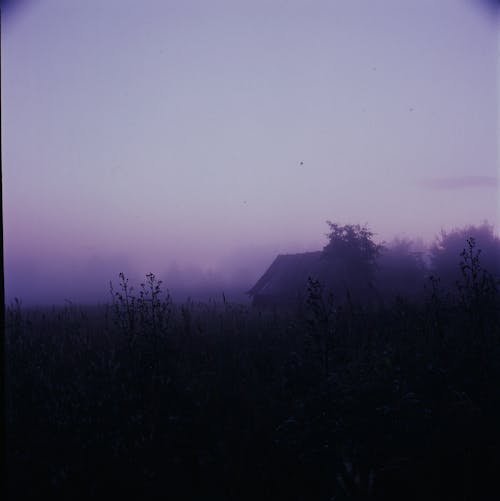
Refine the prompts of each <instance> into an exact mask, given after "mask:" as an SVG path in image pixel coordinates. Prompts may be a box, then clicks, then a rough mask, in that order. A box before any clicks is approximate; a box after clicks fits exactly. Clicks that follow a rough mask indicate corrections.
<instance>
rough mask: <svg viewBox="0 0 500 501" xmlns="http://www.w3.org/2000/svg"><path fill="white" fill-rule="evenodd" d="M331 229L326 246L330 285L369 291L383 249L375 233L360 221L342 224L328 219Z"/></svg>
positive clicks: (324, 256)
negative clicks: (375, 240) (359, 222)
mask: <svg viewBox="0 0 500 501" xmlns="http://www.w3.org/2000/svg"><path fill="white" fill-rule="evenodd" d="M327 224H328V226H329V227H330V232H329V233H327V237H328V240H329V242H328V244H327V245H326V246H325V247H324V248H323V254H322V257H323V260H324V261H325V262H326V263H327V264H328V275H329V279H328V282H329V283H328V285H329V286H330V287H331V288H333V289H337V290H338V288H339V286H342V287H344V288H347V290H348V291H349V293H350V294H353V293H354V294H356V295H358V296H359V295H365V294H366V292H367V291H368V289H369V288H370V287H371V285H372V283H373V278H374V273H375V270H376V266H377V258H378V256H379V254H380V252H381V250H382V249H383V246H382V245H379V244H376V243H375V242H374V241H373V237H374V234H373V232H371V231H370V230H369V229H368V228H367V227H366V226H361V225H359V224H346V225H340V224H338V223H333V222H331V221H327Z"/></svg>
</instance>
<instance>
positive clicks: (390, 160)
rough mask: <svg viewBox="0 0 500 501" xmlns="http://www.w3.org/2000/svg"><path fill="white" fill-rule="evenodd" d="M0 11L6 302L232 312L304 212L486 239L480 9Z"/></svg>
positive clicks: (488, 199) (492, 103) (488, 85)
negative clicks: (120, 281)
mask: <svg viewBox="0 0 500 501" xmlns="http://www.w3.org/2000/svg"><path fill="white" fill-rule="evenodd" d="M2 8H3V12H2V13H3V17H2V120H3V123H2V156H3V178H4V187H5V190H4V191H5V193H4V233H5V273H6V295H7V301H8V302H10V301H12V300H13V298H14V297H19V298H21V299H22V300H23V301H24V303H25V304H52V303H64V302H65V301H66V300H70V301H73V302H86V303H88V302H96V301H107V300H109V293H108V289H109V280H116V279H117V275H118V273H119V272H124V273H126V274H127V275H128V276H130V277H131V279H133V280H134V281H137V282H139V281H140V279H141V277H143V276H144V275H145V274H146V273H149V272H154V273H155V274H156V275H157V276H158V277H159V278H160V279H162V280H163V281H164V286H165V287H167V288H169V289H170V290H171V292H172V294H173V295H174V296H176V297H178V298H179V300H184V299H185V298H186V297H187V296H194V297H199V298H204V299H206V298H208V297H211V296H217V297H220V296H221V294H222V292H224V293H225V294H226V295H227V296H228V297H230V298H234V300H236V301H248V298H247V296H246V295H245V294H244V293H245V291H247V290H248V289H249V288H250V287H251V286H253V285H254V284H255V282H256V281H257V280H258V279H259V277H260V276H261V275H262V274H263V273H264V272H265V271H266V269H267V268H268V267H269V266H270V265H271V263H272V262H273V261H274V259H275V258H276V256H277V255H279V254H294V253H302V252H307V251H319V250H321V249H322V248H323V247H324V246H325V245H326V244H327V239H326V237H325V233H326V231H327V227H326V223H325V222H326V220H332V221H335V222H338V223H340V224H368V226H369V228H370V229H371V230H372V231H373V232H374V233H375V237H374V238H375V240H376V241H377V242H379V243H382V242H391V241H392V240H393V239H394V238H395V237H397V238H410V239H417V240H418V239H422V240H423V241H424V242H425V244H426V245H428V246H429V245H432V243H433V242H434V240H435V238H436V237H437V236H438V235H439V233H440V231H441V229H445V230H447V231H451V230H453V229H454V228H464V227H466V226H468V225H480V224H482V222H483V221H485V220H486V221H488V222H489V223H491V224H492V225H493V226H494V227H495V228H496V229H495V231H498V227H499V202H498V200H499V194H498V188H499V185H498V179H499V170H498V118H497V117H498V113H499V100H498V88H499V87H498V59H499V37H498V16H497V11H496V2H488V1H480V0H458V1H457V0H443V1H440V2H431V1H424V2H418V3H415V2H401V1H399V0H387V1H384V2H366V3H365V4H364V5H363V6H361V4H357V3H356V4H353V3H352V2H347V1H337V2H329V1H328V2H327V1H317V2H312V3H306V2H302V1H300V0H293V1H291V2H281V1H276V2H264V1H256V2H232V1H225V0H217V1H214V2H204V1H198V0H195V1H189V2H176V1H167V2H155V1H151V2H146V3H145V4H144V5H143V4H142V3H141V4H140V5H139V4H136V3H134V2H123V1H117V0H116V1H115V0H109V1H106V2H97V1H91V2H72V3H67V2H62V1H60V0H47V1H44V2H35V1H29V0H26V1H24V2H19V3H14V2H6V3H2ZM464 245H465V242H464ZM457 258H458V256H457Z"/></svg>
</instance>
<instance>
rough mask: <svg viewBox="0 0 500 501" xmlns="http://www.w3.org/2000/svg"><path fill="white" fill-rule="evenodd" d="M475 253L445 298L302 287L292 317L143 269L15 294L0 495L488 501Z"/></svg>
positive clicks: (492, 406) (494, 334) (499, 372)
mask: <svg viewBox="0 0 500 501" xmlns="http://www.w3.org/2000/svg"><path fill="white" fill-rule="evenodd" d="M467 252H469V253H468V254H467ZM474 252H475V251H474V242H470V245H469V248H468V251H466V252H465V254H464V255H463V261H462V267H461V270H462V277H463V279H462V281H461V282H460V283H459V284H458V287H457V291H456V294H455V295H450V294H445V293H444V292H442V291H441V289H440V285H439V281H438V280H437V279H432V280H431V281H430V282H429V287H428V290H427V296H426V301H425V302H423V303H420V304H412V303H410V302H409V301H406V300H404V299H401V298H399V299H397V300H396V301H395V302H394V303H393V304H391V305H389V306H385V307H382V308H379V309H377V310H368V309H366V308H362V307H360V306H356V305H355V304H352V303H349V302H347V303H345V304H343V305H340V304H337V302H336V301H335V298H334V297H330V296H328V295H327V294H325V293H324V291H323V289H322V285H321V284H320V283H318V282H315V281H312V280H311V281H310V283H309V297H308V301H307V304H305V305H304V306H303V308H302V309H300V310H297V311H293V312H283V311H282V312H278V311H274V312H273V311H267V312H260V311H257V310H252V309H249V308H246V307H242V306H238V305H235V304H230V303H228V302H226V301H225V298H223V300H222V302H220V303H216V302H209V303H205V304H195V303H193V302H189V301H188V302H187V303H185V304H183V305H174V304H173V303H172V301H171V300H170V298H169V296H168V295H166V296H164V295H163V294H162V291H161V287H160V285H161V284H160V283H158V282H157V281H156V279H155V277H154V276H153V275H148V276H147V277H146V278H147V280H146V282H145V284H142V285H141V287H140V288H139V293H138V294H136V293H135V291H134V290H133V289H132V288H131V287H130V285H129V284H128V281H127V280H126V278H125V277H124V276H123V275H122V276H120V283H119V284H118V289H117V290H116V291H115V290H113V303H112V304H111V305H104V306H99V307H95V308H84V307H78V306H73V305H68V306H67V307H65V308H52V309H51V310H27V309H23V308H22V307H21V304H20V303H19V302H18V303H15V304H14V305H12V306H11V307H10V308H9V309H8V316H7V323H8V328H7V336H6V353H7V366H6V389H7V401H6V410H7V412H6V418H7V465H8V472H7V473H8V489H9V495H10V497H9V498H10V499H24V498H28V497H35V496H36V497H41V496H43V495H48V496H51V498H54V497H56V498H57V497H60V498H65V499H70V498H82V499H95V498H101V497H104V496H110V495H111V496H113V498H118V499H119V498H120V497H124V496H125V497H134V498H136V499H143V498H146V499H147V498H155V499H156V498H158V499H176V500H177V499H209V500H212V499H213V500H236V499H238V500H246V499H248V500H256V499H260V500H264V499H287V500H333V499H335V500H341V499H392V498H395V499H406V500H411V499H415V500H417V499H497V496H498V486H497V480H496V474H497V471H498V468H499V467H500V430H499V427H498V423H499V422H500V393H499V387H500V314H499V298H498V292H497V285H496V283H495V281H494V280H493V281H492V280H489V279H488V276H487V275H484V274H483V273H482V270H480V269H479V268H478V267H479V266H480V263H479V261H478V260H475V257H476V256H477V253H474ZM484 277H486V278H484ZM483 278H484V279H483Z"/></svg>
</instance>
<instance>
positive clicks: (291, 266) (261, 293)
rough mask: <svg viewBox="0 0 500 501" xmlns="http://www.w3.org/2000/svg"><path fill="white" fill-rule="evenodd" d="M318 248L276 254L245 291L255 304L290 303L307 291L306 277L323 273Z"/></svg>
mask: <svg viewBox="0 0 500 501" xmlns="http://www.w3.org/2000/svg"><path fill="white" fill-rule="evenodd" d="M322 254H323V253H322V252H321V251H317V252H304V253H301V254H280V255H279V256H278V257H277V258H276V259H275V260H274V261H273V263H272V264H271V266H270V267H269V268H268V270H267V271H266V272H265V273H264V275H262V277H261V278H260V279H259V280H258V281H257V283H256V284H255V285H254V286H253V287H252V288H251V289H250V290H249V291H248V292H247V294H248V295H249V296H250V297H251V298H252V304H253V305H254V306H259V307H274V306H293V305H294V304H296V303H297V302H299V301H300V300H301V299H303V298H304V297H305V296H306V294H307V280H308V278H309V277H312V278H320V277H322V276H324V272H325V266H326V262H325V260H324V259H322Z"/></svg>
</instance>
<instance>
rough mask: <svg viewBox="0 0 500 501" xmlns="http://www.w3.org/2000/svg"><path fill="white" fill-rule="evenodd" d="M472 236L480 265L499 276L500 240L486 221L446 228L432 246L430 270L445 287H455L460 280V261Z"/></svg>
mask: <svg viewBox="0 0 500 501" xmlns="http://www.w3.org/2000/svg"><path fill="white" fill-rule="evenodd" d="M471 238H472V239H473V241H474V242H475V248H476V249H479V250H480V254H479V259H480V261H481V267H482V268H483V269H485V270H487V271H488V272H489V273H491V274H492V275H493V276H495V277H497V278H498V277H500V239H499V238H498V237H497V236H496V235H495V233H494V231H493V226H492V225H490V224H488V223H487V222H484V223H483V224H482V225H480V226H474V225H471V226H466V227H464V228H455V229H453V230H452V231H450V232H446V231H444V230H442V231H441V234H440V235H439V236H438V237H437V238H436V240H435V242H434V244H433V245H432V246H431V248H430V259H431V271H432V273H434V274H435V275H437V276H438V277H439V278H440V279H441V282H442V283H443V284H444V285H446V286H454V285H455V283H456V282H457V281H459V280H460V279H461V276H462V273H461V269H460V262H461V261H462V257H461V256H462V254H463V252H464V249H466V248H467V241H468V240H470V239H471Z"/></svg>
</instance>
